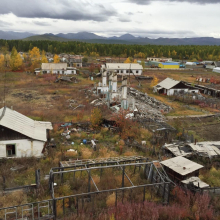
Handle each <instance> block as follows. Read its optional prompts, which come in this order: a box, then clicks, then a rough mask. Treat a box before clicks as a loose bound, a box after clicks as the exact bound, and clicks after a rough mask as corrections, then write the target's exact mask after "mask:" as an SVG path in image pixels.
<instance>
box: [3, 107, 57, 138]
mask: <svg viewBox="0 0 220 220" xmlns="http://www.w3.org/2000/svg"><path fill="white" fill-rule="evenodd" d="M0 125H1V126H4V127H6V128H9V129H11V130H14V131H16V132H19V133H20V134H23V135H25V136H27V137H29V138H32V139H34V140H40V141H46V140H47V132H46V130H47V129H49V130H52V129H53V127H52V124H51V122H43V121H34V120H32V119H31V118H28V117H26V116H25V115H22V114H20V113H19V112H16V111H14V110H11V109H10V108H7V107H3V108H1V109H0Z"/></svg>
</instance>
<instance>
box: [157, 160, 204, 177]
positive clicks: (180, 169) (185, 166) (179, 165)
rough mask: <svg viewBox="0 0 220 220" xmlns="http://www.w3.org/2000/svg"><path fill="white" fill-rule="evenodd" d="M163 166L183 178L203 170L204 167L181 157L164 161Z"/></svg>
mask: <svg viewBox="0 0 220 220" xmlns="http://www.w3.org/2000/svg"><path fill="white" fill-rule="evenodd" d="M161 164H163V165H164V166H166V167H168V168H170V169H171V170H173V171H174V172H176V173H179V174H180V175H182V176H185V175H187V174H189V173H192V172H194V171H196V170H199V169H201V168H203V166H202V165H200V164H198V163H195V162H193V161H191V160H188V159H186V158H184V157H181V156H179V157H174V158H171V159H169V160H165V161H162V162H161Z"/></svg>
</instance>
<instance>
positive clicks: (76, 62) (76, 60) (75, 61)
mask: <svg viewBox="0 0 220 220" xmlns="http://www.w3.org/2000/svg"><path fill="white" fill-rule="evenodd" d="M82 59H83V56H80V55H74V56H69V57H68V58H67V63H68V65H69V67H77V68H78V67H82Z"/></svg>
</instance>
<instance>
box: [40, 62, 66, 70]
mask: <svg viewBox="0 0 220 220" xmlns="http://www.w3.org/2000/svg"><path fill="white" fill-rule="evenodd" d="M66 68H67V63H42V65H41V69H42V70H62V69H64V70H66Z"/></svg>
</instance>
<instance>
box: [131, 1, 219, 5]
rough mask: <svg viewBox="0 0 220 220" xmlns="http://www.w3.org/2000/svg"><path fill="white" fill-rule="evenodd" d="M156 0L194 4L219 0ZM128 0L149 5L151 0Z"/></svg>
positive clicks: (213, 2)
mask: <svg viewBox="0 0 220 220" xmlns="http://www.w3.org/2000/svg"><path fill="white" fill-rule="evenodd" d="M158 1H163V2H164V1H167V2H189V3H195V4H217V3H220V0H158ZM128 2H132V3H136V4H138V5H149V4H150V3H152V2H153V0H128Z"/></svg>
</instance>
